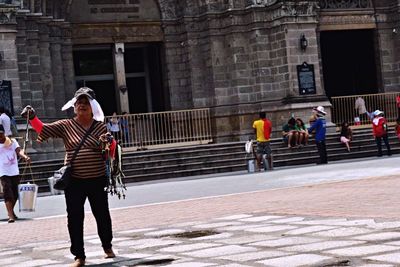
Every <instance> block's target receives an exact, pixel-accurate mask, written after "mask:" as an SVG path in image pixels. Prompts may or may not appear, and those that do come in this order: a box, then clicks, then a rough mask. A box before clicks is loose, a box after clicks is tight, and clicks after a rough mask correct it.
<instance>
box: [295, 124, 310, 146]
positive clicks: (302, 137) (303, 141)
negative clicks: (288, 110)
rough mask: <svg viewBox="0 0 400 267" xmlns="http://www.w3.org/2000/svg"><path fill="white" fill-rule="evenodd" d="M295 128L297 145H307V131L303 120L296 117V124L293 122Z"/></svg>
mask: <svg viewBox="0 0 400 267" xmlns="http://www.w3.org/2000/svg"><path fill="white" fill-rule="evenodd" d="M294 127H295V129H296V131H297V133H298V138H299V140H298V144H299V146H300V147H301V146H303V145H305V146H306V145H308V131H307V127H306V125H305V124H304V122H303V120H302V119H300V118H297V119H296V124H295V126H294Z"/></svg>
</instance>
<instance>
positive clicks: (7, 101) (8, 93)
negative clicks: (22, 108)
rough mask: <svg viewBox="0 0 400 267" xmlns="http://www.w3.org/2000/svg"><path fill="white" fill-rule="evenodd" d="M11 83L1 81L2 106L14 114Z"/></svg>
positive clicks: (0, 99) (0, 98)
mask: <svg viewBox="0 0 400 267" xmlns="http://www.w3.org/2000/svg"><path fill="white" fill-rule="evenodd" d="M11 89H12V88H11V81H6V80H0V106H3V107H4V108H5V109H7V110H8V111H10V112H11V114H14V106H13V100H12V90H11Z"/></svg>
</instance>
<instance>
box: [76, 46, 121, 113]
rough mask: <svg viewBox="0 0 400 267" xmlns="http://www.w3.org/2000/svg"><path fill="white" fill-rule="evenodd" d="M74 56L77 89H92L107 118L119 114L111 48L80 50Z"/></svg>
mask: <svg viewBox="0 0 400 267" xmlns="http://www.w3.org/2000/svg"><path fill="white" fill-rule="evenodd" d="M73 55H74V70H75V75H76V85H77V88H79V87H82V86H87V87H90V88H92V89H93V90H94V92H95V93H96V100H97V101H98V102H99V103H100V105H101V107H102V109H103V111H104V114H105V115H106V116H110V115H112V114H113V112H117V111H118V110H117V104H116V103H117V102H116V93H115V85H114V69H113V59H112V50H111V47H110V46H108V47H98V48H97V47H95V48H93V47H90V48H85V49H79V50H75V51H74V53H73Z"/></svg>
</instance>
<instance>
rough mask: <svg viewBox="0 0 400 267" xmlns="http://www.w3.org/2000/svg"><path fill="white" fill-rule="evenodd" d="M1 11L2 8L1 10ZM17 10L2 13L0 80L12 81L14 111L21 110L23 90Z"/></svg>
mask: <svg viewBox="0 0 400 267" xmlns="http://www.w3.org/2000/svg"><path fill="white" fill-rule="evenodd" d="M0 9H1V8H0ZM15 14H16V9H15V8H3V9H2V10H1V13H0V19H1V20H2V23H0V40H1V41H0V56H1V60H0V80H9V81H11V86H12V96H13V105H14V111H18V110H19V109H20V108H21V98H23V96H22V97H21V88H20V79H19V75H18V61H19V58H18V56H17V48H16V38H17V21H16V16H15Z"/></svg>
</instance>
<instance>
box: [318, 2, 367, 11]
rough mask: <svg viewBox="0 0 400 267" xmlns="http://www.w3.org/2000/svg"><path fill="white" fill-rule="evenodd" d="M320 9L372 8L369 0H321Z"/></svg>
mask: <svg viewBox="0 0 400 267" xmlns="http://www.w3.org/2000/svg"><path fill="white" fill-rule="evenodd" d="M320 5H321V9H358V8H372V7H373V6H372V2H371V0H321V1H320Z"/></svg>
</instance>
